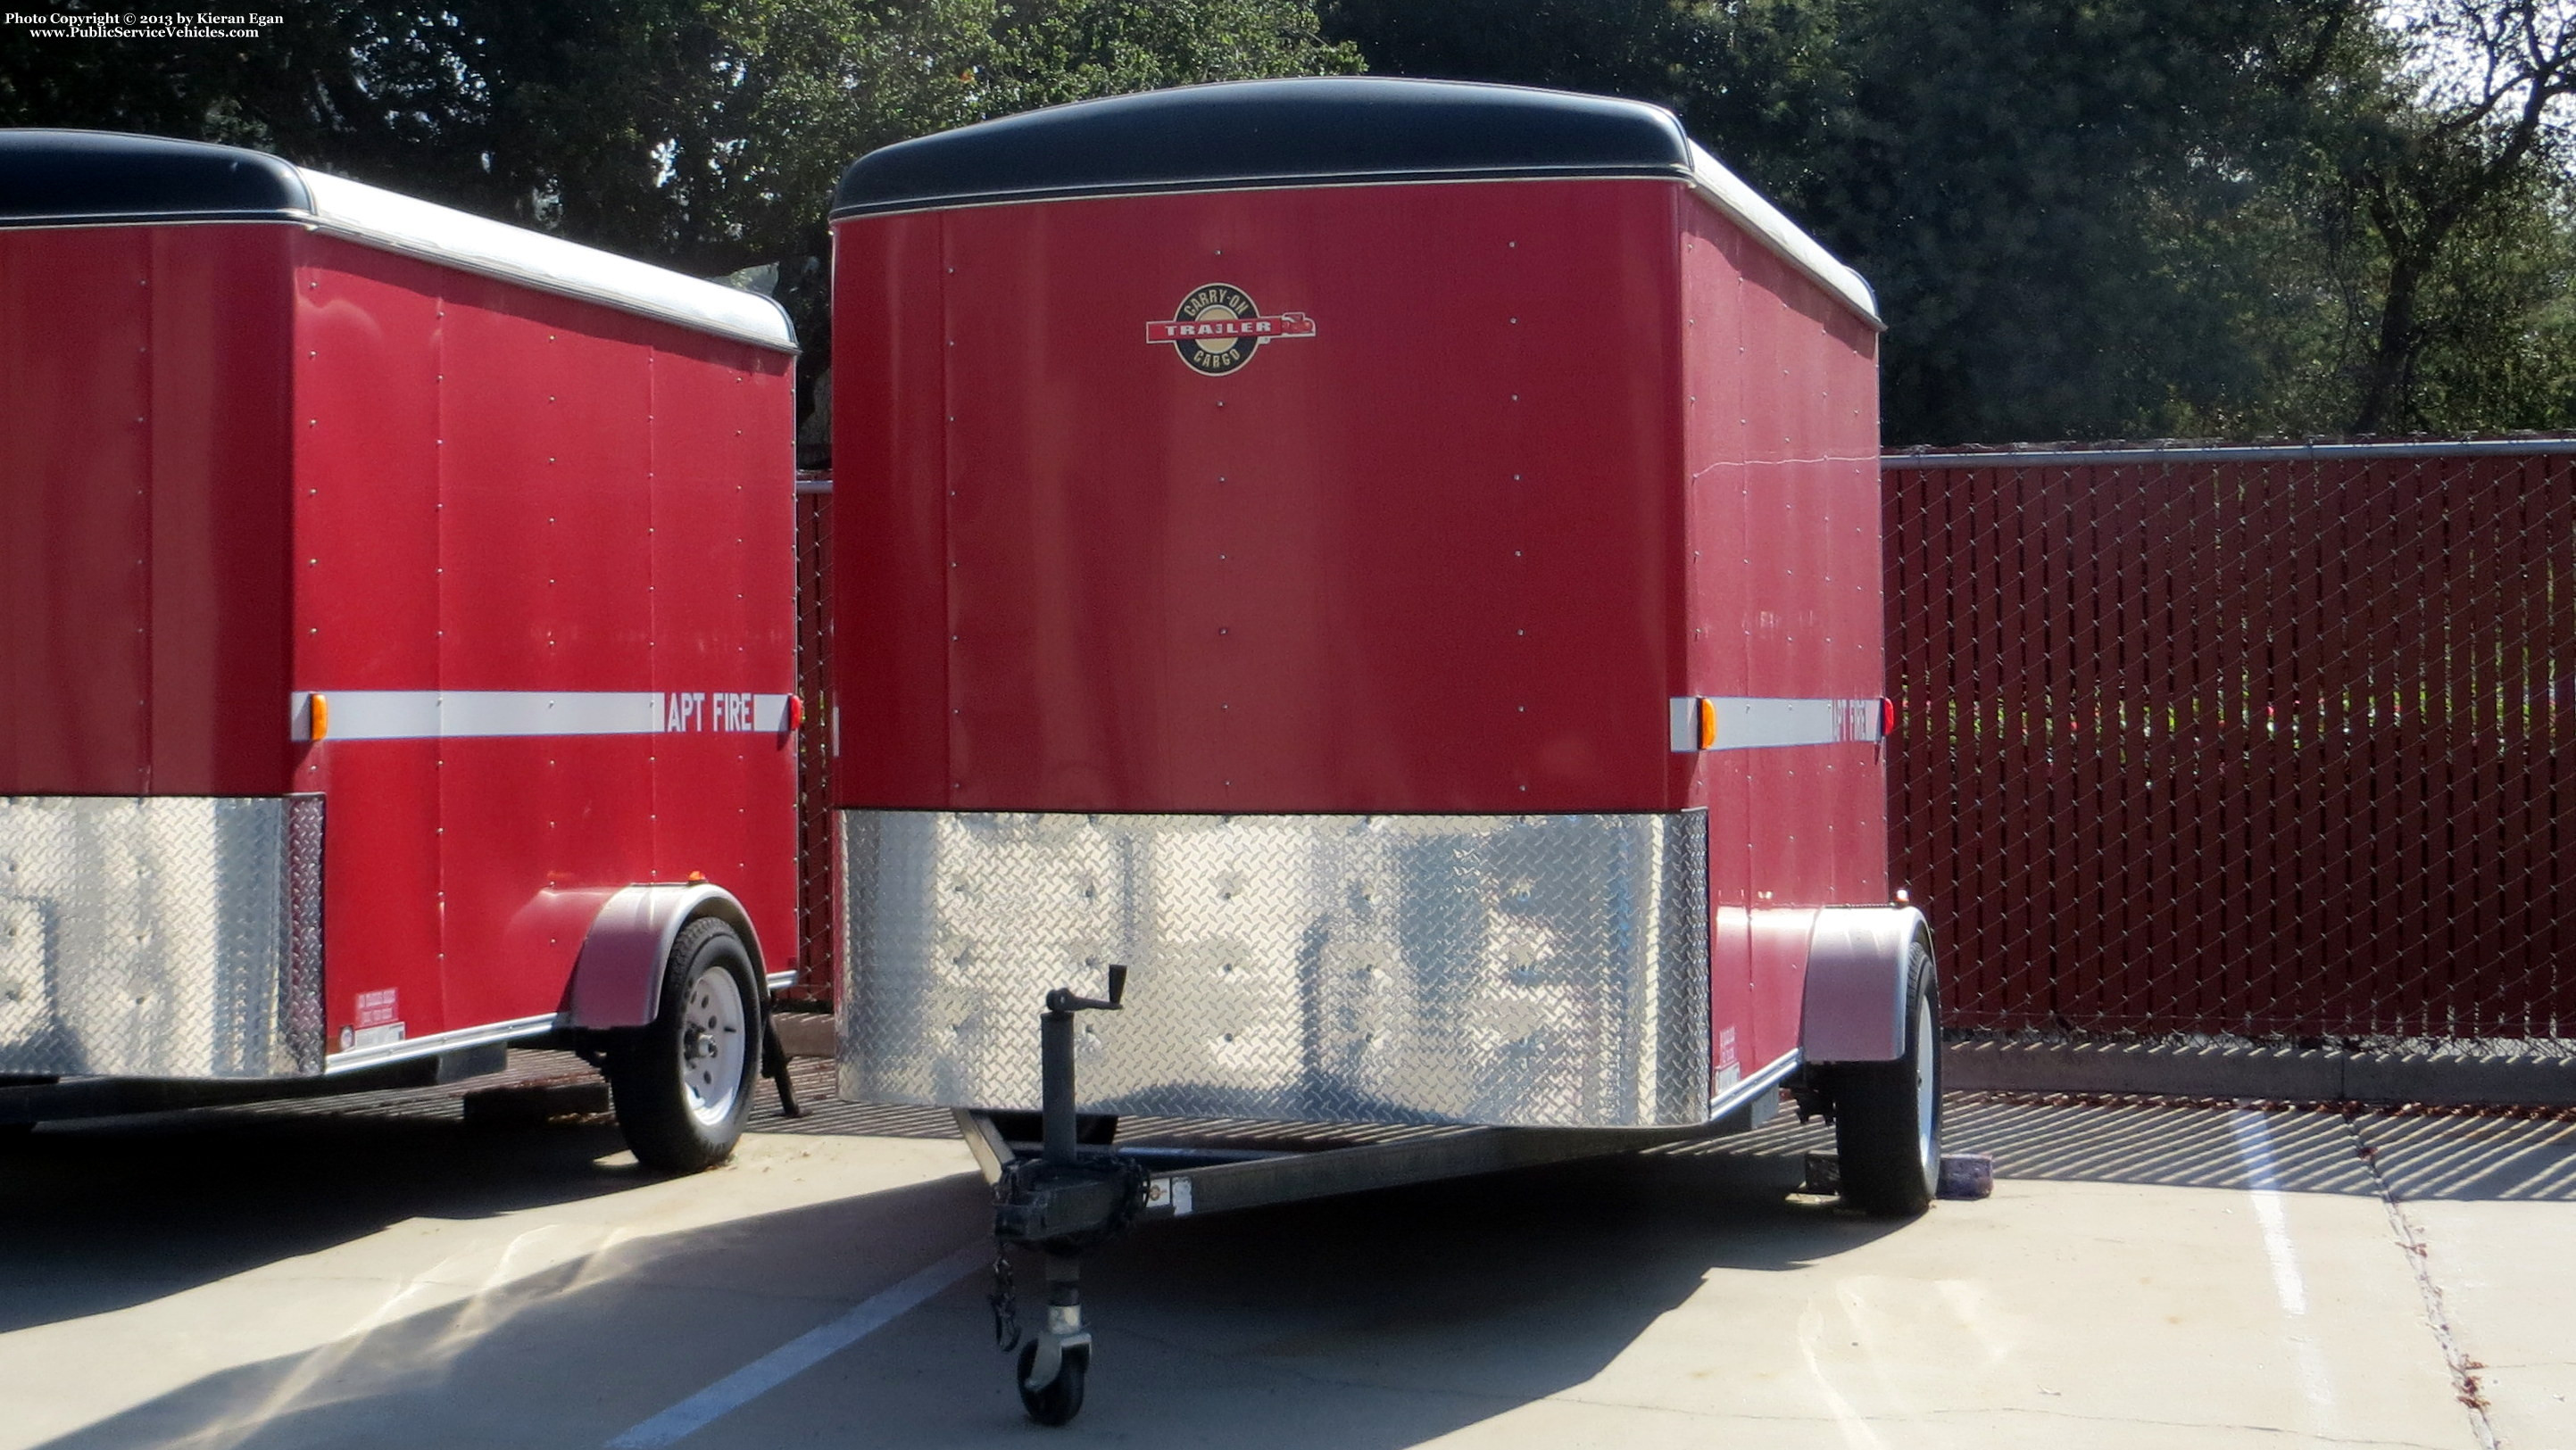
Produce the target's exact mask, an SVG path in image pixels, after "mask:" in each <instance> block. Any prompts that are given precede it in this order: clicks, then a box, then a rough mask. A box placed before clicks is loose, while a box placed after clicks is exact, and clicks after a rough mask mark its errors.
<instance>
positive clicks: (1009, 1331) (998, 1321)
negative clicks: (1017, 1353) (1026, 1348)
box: [984, 1238, 1020, 1354]
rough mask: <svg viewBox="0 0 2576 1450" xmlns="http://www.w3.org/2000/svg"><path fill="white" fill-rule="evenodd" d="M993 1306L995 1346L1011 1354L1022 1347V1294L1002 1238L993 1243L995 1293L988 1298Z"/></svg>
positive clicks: (985, 1297) (986, 1299)
mask: <svg viewBox="0 0 2576 1450" xmlns="http://www.w3.org/2000/svg"><path fill="white" fill-rule="evenodd" d="M984 1302H986V1303H987V1304H990V1305H992V1306H993V1344H994V1347H995V1348H997V1349H1000V1350H1001V1351H1002V1352H1003V1353H1005V1354H1008V1353H1009V1352H1011V1351H1012V1350H1014V1349H1017V1348H1019V1347H1020V1291H1019V1288H1018V1286H1017V1285H1016V1284H1014V1283H1013V1282H1012V1280H1011V1251H1010V1249H1009V1248H1007V1247H1005V1246H1004V1245H1003V1243H1002V1241H1001V1240H1000V1239H998V1238H997V1239H995V1240H993V1292H992V1293H990V1294H987V1295H985V1296H984Z"/></svg>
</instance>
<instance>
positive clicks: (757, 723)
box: [287, 690, 788, 741]
mask: <svg viewBox="0 0 2576 1450" xmlns="http://www.w3.org/2000/svg"><path fill="white" fill-rule="evenodd" d="M315 695H321V696H322V697H324V698H325V699H326V700H327V701H329V703H330V715H331V718H330V723H329V728H328V729H327V730H325V731H324V738H325V739H326V740H331V741H342V740H461V739H488V738H497V737H524V736H565V735H666V734H681V735H708V734H714V735H726V734H730V735H774V734H776V733H778V732H779V731H781V730H784V729H786V728H787V701H788V697H787V696H785V695H763V694H756V693H752V692H748V691H707V690H698V691H685V690H683V691H655V690H297V691H295V692H294V693H293V694H291V695H290V696H289V697H288V700H287V728H288V731H289V734H290V735H291V736H292V738H294V739H296V740H298V741H309V740H311V739H312V738H313V736H312V723H313V722H312V702H313V697H314V696H315ZM714 701H747V702H748V705H747V706H744V707H742V710H743V711H744V712H745V713H739V714H738V713H737V711H736V710H734V709H731V708H728V709H725V710H722V711H718V710H716V709H715V707H714V705H713V704H712V703H711V702H714ZM720 716H721V717H728V718H732V719H733V720H734V723H728V724H723V725H716V724H712V723H710V724H703V725H702V724H698V723H695V722H697V721H700V720H706V721H714V720H716V719H718V718H719V717H720Z"/></svg>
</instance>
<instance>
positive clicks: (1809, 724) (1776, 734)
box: [1672, 695, 1885, 755]
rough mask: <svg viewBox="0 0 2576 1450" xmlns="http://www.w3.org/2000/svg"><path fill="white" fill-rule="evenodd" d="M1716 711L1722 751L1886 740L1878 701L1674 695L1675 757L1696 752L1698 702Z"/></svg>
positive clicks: (1717, 748) (1717, 746) (1712, 748)
mask: <svg viewBox="0 0 2576 1450" xmlns="http://www.w3.org/2000/svg"><path fill="white" fill-rule="evenodd" d="M1702 699H1705V700H1707V701H1708V702H1709V703H1710V704H1711V705H1714V706H1716V707H1717V743H1716V744H1714V745H1711V746H1709V747H1707V749H1708V750H1709V751H1711V752H1716V751H1720V750H1777V749H1781V748H1783V747H1786V746H1794V745H1849V744H1853V743H1855V742H1857V743H1860V744H1864V745H1868V744H1875V743H1877V742H1878V741H1879V740H1881V739H1883V738H1885V737H1884V735H1883V733H1882V732H1881V731H1880V729H1879V710H1880V703H1881V702H1879V701H1877V700H1800V699H1789V698H1785V697H1777V696H1769V695H1706V696H1702V695H1676V696H1674V697H1673V700H1672V748H1673V751H1674V753H1676V754H1684V755H1695V754H1698V753H1699V752H1700V749H1701V747H1700V743H1699V718H1698V716H1699V709H1698V707H1699V702H1700V701H1701V700H1702Z"/></svg>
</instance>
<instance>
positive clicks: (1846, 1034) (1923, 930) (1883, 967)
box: [1798, 906, 1932, 1062]
mask: <svg viewBox="0 0 2576 1450" xmlns="http://www.w3.org/2000/svg"><path fill="white" fill-rule="evenodd" d="M1931 930H1932V929H1931V927H1930V926H1929V925H1928V924H1926V923H1925V921H1924V920H1923V913H1922V912H1920V911H1918V910H1916V909H1915V908H1913V907H1911V906H1829V907H1826V908H1824V909H1823V910H1821V911H1819V912H1817V913H1816V929H1815V933H1814V934H1813V935H1812V936H1810V937H1809V938H1808V939H1807V991H1806V1001H1805V1005H1804V1008H1803V1011H1802V1013H1801V1016H1800V1019H1799V1024H1798V1051H1799V1056H1800V1057H1802V1058H1803V1059H1805V1060H1806V1061H1808V1062H1892V1061H1894V1060H1895V1059H1896V1058H1897V1057H1899V1056H1901V1055H1903V1053H1904V1051H1905V988H1906V980H1905V974H1906V967H1907V964H1908V963H1909V962H1910V961H1911V960H1912V958H1913V955H1914V943H1915V941H1916V940H1917V939H1919V938H1921V939H1928V938H1929V937H1930V936H1931Z"/></svg>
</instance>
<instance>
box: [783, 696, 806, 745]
mask: <svg viewBox="0 0 2576 1450" xmlns="http://www.w3.org/2000/svg"><path fill="white" fill-rule="evenodd" d="M804 728H805V697H804V696H802V695H790V696H788V697H787V733H788V734H790V735H793V734H795V733H796V732H797V731H799V730H802V729H804Z"/></svg>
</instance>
